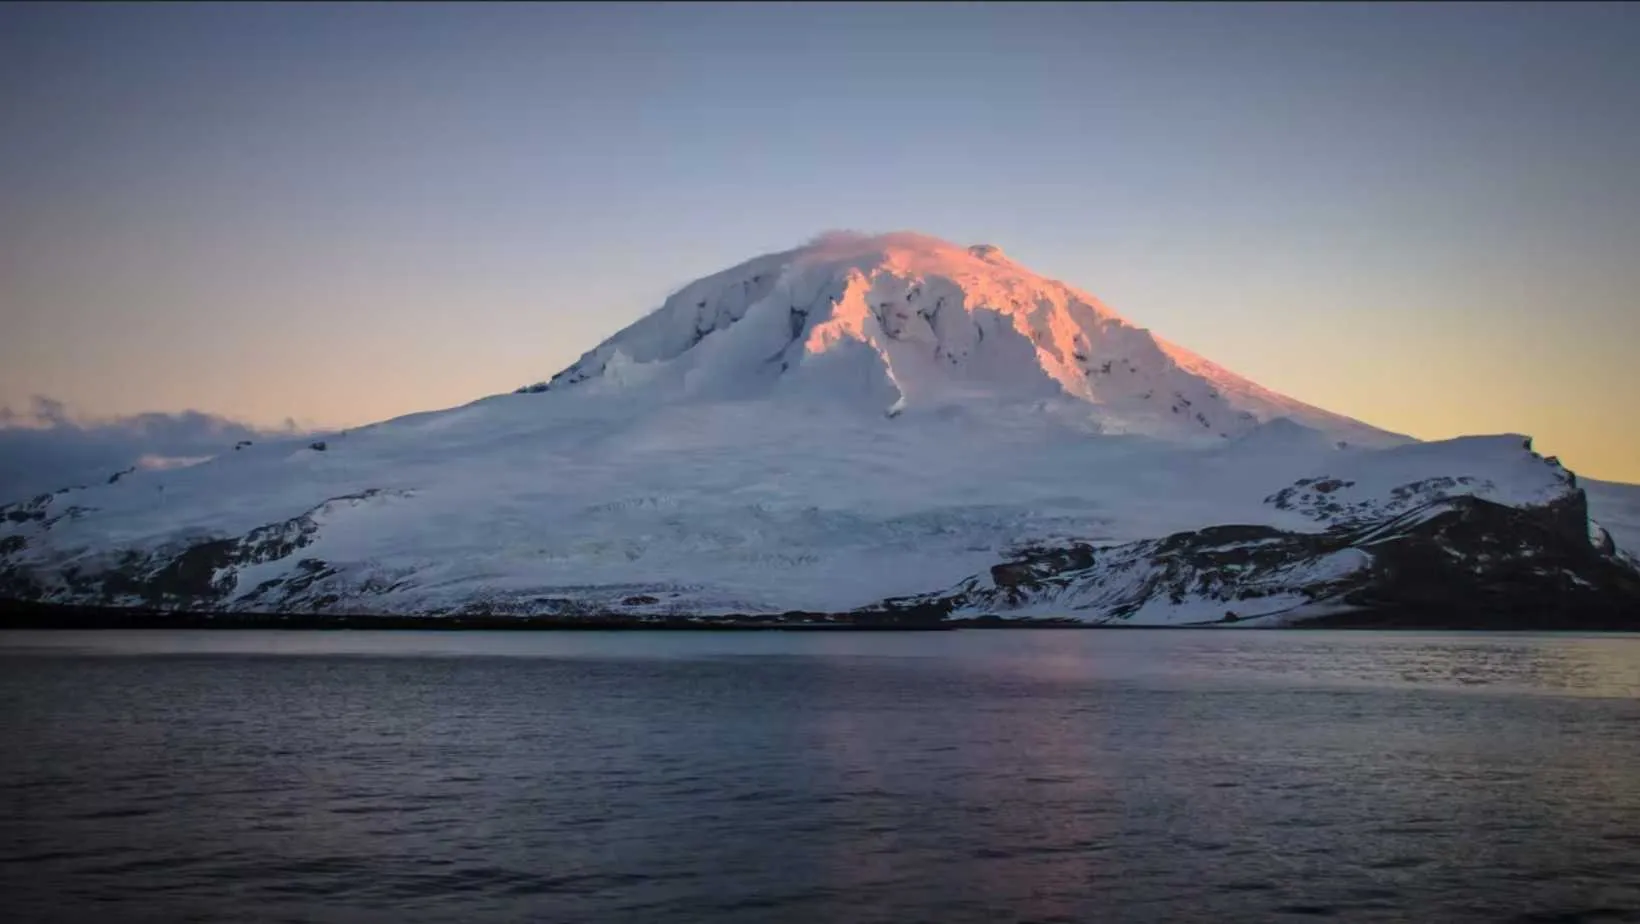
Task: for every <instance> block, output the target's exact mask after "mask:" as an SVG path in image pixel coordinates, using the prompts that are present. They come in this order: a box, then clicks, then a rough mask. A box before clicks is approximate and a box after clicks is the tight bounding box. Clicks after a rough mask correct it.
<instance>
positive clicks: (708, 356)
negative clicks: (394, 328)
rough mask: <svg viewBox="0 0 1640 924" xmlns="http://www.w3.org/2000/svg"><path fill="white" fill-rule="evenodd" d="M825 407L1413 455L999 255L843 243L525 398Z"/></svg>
mask: <svg viewBox="0 0 1640 924" xmlns="http://www.w3.org/2000/svg"><path fill="white" fill-rule="evenodd" d="M598 386H602V387H605V388H616V389H639V390H645V391H648V392H650V393H651V394H656V393H665V394H671V395H688V396H692V397H746V396H749V395H764V394H768V393H770V392H772V391H778V392H781V393H783V394H805V393H808V394H819V395H823V396H827V397H829V398H839V397H841V398H843V399H845V400H854V401H857V402H861V403H869V402H872V401H875V402H877V403H878V404H879V405H880V406H881V407H882V408H883V409H885V410H886V409H895V410H898V409H903V408H906V407H937V406H941V405H950V404H971V403H973V402H975V401H976V400H1004V401H1006V400H1010V399H1011V400H1015V401H1018V400H1033V399H1034V400H1059V401H1063V400H1066V399H1071V400H1074V401H1076V402H1077V403H1079V404H1081V405H1083V407H1082V408H1080V411H1081V416H1082V417H1083V418H1084V420H1085V421H1086V422H1087V424H1089V425H1090V426H1092V427H1094V428H1095V429H1098V430H1100V431H1103V432H1114V433H1127V432H1132V433H1147V434H1151V435H1157V436H1163V437H1167V438H1171V439H1175V440H1179V439H1187V440H1198V439H1199V440H1205V441H1212V440H1218V439H1228V438H1231V437H1234V436H1236V435H1239V434H1242V433H1246V432H1248V431H1250V430H1252V429H1253V428H1254V427H1256V426H1257V425H1258V424H1259V423H1262V422H1264V421H1268V420H1272V419H1275V418H1278V417H1288V418H1291V419H1293V420H1296V421H1299V422H1301V423H1304V424H1306V425H1308V426H1311V427H1314V428H1316V429H1319V430H1322V431H1324V432H1327V433H1331V434H1336V435H1338V436H1339V437H1342V438H1353V440H1354V441H1356V442H1360V443H1363V444H1369V445H1390V444H1395V443H1398V442H1405V441H1406V440H1405V438H1404V437H1397V436H1395V435H1394V434H1387V433H1384V432H1383V431H1380V430H1377V429H1375V428H1372V427H1369V426H1367V425H1365V424H1362V423H1360V422H1359V421H1355V420H1352V419H1349V418H1346V417H1342V416H1340V415H1337V414H1332V413H1330V412H1327V411H1323V410H1321V409H1319V408H1315V407H1311V406H1310V405H1307V404H1304V403H1302V402H1299V401H1296V400H1293V399H1291V398H1287V397H1285V396H1282V395H1278V394H1276V393H1274V392H1271V391H1269V390H1267V389H1264V388H1262V387H1260V386H1258V385H1256V384H1254V383H1253V382H1250V381H1248V380H1246V379H1244V378H1242V377H1241V376H1238V375H1236V374H1235V373H1233V372H1230V371H1229V370H1226V369H1224V368H1222V367H1219V366H1217V365H1215V364H1213V363H1211V362H1209V361H1208V360H1206V359H1203V358H1202V357H1200V356H1197V355H1195V354H1194V353H1191V352H1190V351H1188V350H1185V349H1184V348H1182V347H1179V346H1176V345H1174V344H1171V343H1169V342H1167V341H1165V340H1162V339H1160V338H1158V337H1156V336H1155V335H1153V334H1151V333H1150V332H1149V331H1147V330H1144V329H1142V328H1138V327H1134V326H1133V325H1131V324H1129V323H1128V322H1127V321H1126V320H1124V319H1123V318H1121V317H1120V316H1118V315H1117V314H1115V313H1114V312H1112V311H1111V310H1110V309H1109V308H1107V307H1105V306H1104V305H1103V304H1101V303H1100V302H1099V301H1098V300H1097V299H1095V298H1093V297H1092V296H1091V295H1088V294H1087V293H1085V292H1082V291H1080V290H1077V289H1074V288H1071V287H1069V286H1067V285H1065V284H1063V283H1060V282H1056V281H1053V280H1049V279H1044V278H1042V277H1040V276H1037V275H1035V274H1033V273H1031V272H1030V271H1029V270H1026V269H1024V268H1023V267H1021V266H1019V265H1018V264H1016V263H1014V262H1013V261H1012V260H1009V259H1008V258H1007V257H1006V256H1004V255H1003V253H1002V252H1001V251H1000V250H999V249H997V248H995V247H990V246H976V247H968V248H964V247H958V246H956V245H954V244H949V243H946V242H944V241H940V240H937V239H933V238H929V237H926V236H923V235H917V234H910V233H899V234H890V235H881V236H875V237H865V236H859V235H849V234H832V235H826V236H822V237H821V238H819V239H818V240H817V241H816V242H815V243H813V244H811V245H809V246H807V247H802V248H798V249H796V250H791V251H786V252H783V253H777V254H770V255H767V256H763V257H758V258H757V259H754V260H750V261H748V262H746V263H743V264H741V265H740V266H737V267H734V268H732V269H729V270H726V271H724V272H722V273H718V274H715V275H713V276H709V277H707V278H705V279H702V280H700V281H699V282H696V283H693V284H692V285H689V286H686V287H685V288H684V289H682V290H681V291H679V292H678V293H676V294H675V295H673V296H672V297H671V298H669V299H667V300H666V302H665V304H663V305H662V306H661V307H660V308H659V309H658V310H656V311H655V312H653V313H651V314H650V315H648V316H646V317H644V318H643V319H642V320H640V321H638V322H637V323H635V324H633V325H631V326H630V327H628V328H626V329H625V330H622V331H620V332H618V333H617V334H615V335H614V336H612V337H610V338H609V339H608V340H606V341H604V342H603V343H602V344H600V345H598V346H597V347H596V348H594V349H593V350H591V351H589V352H588V353H586V354H585V355H583V356H582V357H581V358H580V359H579V360H578V361H577V362H576V363H574V364H573V365H571V366H570V367H569V368H568V369H565V370H563V371H562V372H560V373H558V374H557V375H555V376H553V377H552V378H551V379H550V380H548V381H546V382H540V383H537V384H535V385H531V386H526V387H525V388H523V389H520V391H522V392H542V391H564V390H570V389H575V388H580V389H586V388H588V387H598Z"/></svg>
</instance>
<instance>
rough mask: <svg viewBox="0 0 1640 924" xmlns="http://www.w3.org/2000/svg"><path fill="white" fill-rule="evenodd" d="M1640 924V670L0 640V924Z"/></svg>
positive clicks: (927, 652) (1454, 654)
mask: <svg viewBox="0 0 1640 924" xmlns="http://www.w3.org/2000/svg"><path fill="white" fill-rule="evenodd" d="M1317 917H1330V918H1332V919H1334V920H1383V921H1522V922H1524V921H1640V637H1634V636H1568V635H1533V634H1439V633H1394V634H1391V633H1370V632H1270V631H1257V632H1250V631H1223V630H1221V631H1094V632H1089V631H1050V630H1042V631H1034V630H1033V631H1006V630H1004V631H962V632H929V633H886V632H869V633H851V632H836V633H832V632H794V633H782V632H758V633H717V632H697V633H658V632H657V633H619V632H614V633H592V632H585V633H580V632H577V633H550V632H548V633H530V632H511V633H507V632H503V633H457V632H448V633H438V632H432V633H414V632H406V633H385V632H249V631H244V632H240V631H217V632H168V631H145V632H129V633H127V632H87V633H76V632H42V633H33V632H7V633H0V919H3V920H5V921H10V922H32V921H68V922H81V921H99V922H108V921H116V922H118V921H155V922H177V921H347V922H354V921H382V922H400V921H597V922H605V921H657V922H685V921H737V922H738V921H781V922H820V921H826V922H833V921H836V922H863V921H883V922H890V921H892V922H911V921H928V922H964V921H1037V922H1047V921H1093V922H1099V921H1167V922H1176V921H1227V920H1287V919H1291V920H1307V919H1314V918H1317Z"/></svg>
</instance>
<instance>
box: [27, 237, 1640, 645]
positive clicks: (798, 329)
mask: <svg viewBox="0 0 1640 924" xmlns="http://www.w3.org/2000/svg"><path fill="white" fill-rule="evenodd" d="M1529 445H1530V441H1529V440H1528V439H1527V438H1526V437H1524V436H1522V435H1516V434H1505V435H1498V436H1484V437H1467V438H1463V439H1456V440H1448V441H1443V442H1434V443H1418V442H1416V441H1413V440H1411V439H1409V438H1406V437H1403V436H1399V435H1397V434H1391V433H1386V432H1383V431H1380V430H1377V429H1375V428H1372V427H1370V426H1368V425H1366V424H1363V423H1361V422H1359V421H1355V420H1351V419H1349V418H1345V417H1341V416H1338V415H1335V414H1331V413H1329V412H1326V411H1323V410H1320V409H1317V408H1313V407H1310V406H1308V405H1305V404H1302V403H1300V402H1297V401H1295V400H1292V399H1290V398H1286V397H1283V396H1281V395H1276V394H1274V393H1271V392H1269V391H1267V390H1265V389H1263V388H1260V387H1259V386H1257V385H1255V384H1253V383H1251V382H1248V381H1246V380H1245V379H1242V378H1241V377H1239V376H1236V375H1235V374H1234V373H1231V372H1229V371H1227V370H1224V369H1222V368H1220V367H1218V366H1215V365H1213V364H1212V363H1210V362H1208V361H1207V360H1205V359H1202V358H1200V357H1198V356H1196V355H1194V354H1192V353H1189V352H1187V351H1185V350H1183V349H1181V348H1179V347H1177V346H1174V345H1171V344H1169V343H1167V342H1166V341H1164V340H1161V339H1159V338H1157V337H1155V336H1153V335H1152V334H1150V333H1149V332H1148V331H1144V330H1142V329H1139V328H1136V327H1134V326H1132V325H1130V324H1128V323H1127V322H1126V321H1124V320H1122V319H1121V318H1120V317H1119V316H1117V315H1116V314H1114V313H1113V312H1112V311H1110V310H1109V309H1108V308H1106V307H1104V306H1103V305H1101V304H1100V303H1098V302H1097V301H1096V300H1094V299H1093V298H1092V297H1091V296H1088V295H1086V294H1084V293H1081V292H1079V291H1078V290H1075V289H1072V288H1070V287H1067V286H1065V285H1063V284H1061V283H1058V282H1054V281H1051V280H1046V279H1042V278H1041V277H1038V276H1035V275H1034V274H1031V273H1030V272H1029V271H1027V270H1025V269H1023V268H1022V267H1019V266H1018V265H1017V264H1014V263H1013V262H1012V261H1010V260H1008V259H1007V258H1006V257H1005V256H1003V255H1002V254H1001V252H1000V251H998V250H996V249H995V248H986V247H977V248H964V247H958V246H956V245H952V244H947V243H944V242H940V241H936V240H933V239H930V238H925V237H920V236H915V235H891V236H886V237H874V238H867V237H858V236H849V235H831V236H827V237H823V238H821V239H820V240H819V241H817V242H816V243H814V244H812V245H810V246H808V247H804V248H798V249H796V250H793V251H788V252H785V253H780V254H773V255H769V256H765V257H760V258H758V259H755V260H752V261H750V262H748V263H746V264H743V265H741V266H739V267H735V268H733V269H731V270H727V271H725V272H723V273H719V274H716V275H714V276H710V277H707V278H706V279H703V280H701V281H699V282H696V283H693V284H691V285H690V286H687V287H685V288H684V289H682V290H681V291H679V292H678V293H677V294H676V295H674V296H673V297H671V298H670V299H668V300H667V301H666V303H665V304H664V305H663V306H662V307H661V308H660V309H658V310H657V311H655V312H654V313H652V314H650V315H648V316H647V317H645V318H644V319H642V320H640V321H638V322H637V323H635V324H633V325H632V326H631V327H629V328H627V329H626V330H624V331H621V332H619V333H617V334H616V335H615V336H613V337H611V338H610V339H609V340H608V341H606V342H605V343H603V344H601V345H600V346H598V347H597V348H595V349H594V350H592V351H590V352H588V353H587V354H585V355H584V356H583V357H582V358H581V359H580V360H579V361H577V362H576V363H575V364H574V365H572V366H571V367H569V368H568V369H566V370H564V371H563V372H561V373H559V374H558V375H556V376H554V377H553V378H552V379H550V380H549V381H547V382H543V383H540V384H537V385H534V386H529V387H527V388H523V389H520V390H519V392H518V393H514V394H508V395H497V396H492V397H488V398H483V399H481V400H478V401H475V402H473V403H471V404H468V405H465V406H463V407H458V408H453V409H449V410H444V411H435V412H429V413H422V414H415V415H411V416H407V417H402V418H398V419H396V420H390V421H386V422H384V423H380V424H376V425H373V426H368V427H363V428H359V429H355V430H350V431H347V432H346V433H338V434H331V435H327V436H324V437H322V438H321V439H320V440H314V439H313V438H311V437H310V438H303V439H285V440H274V441H262V442H257V443H255V444H253V445H248V446H243V447H241V448H238V449H234V450H231V451H226V452H224V453H222V454H221V455H219V456H217V457H216V458H214V459H212V460H210V461H208V462H204V463H202V464H199V465H195V466H192V467H188V468H179V469H165V470H145V471H136V472H132V473H130V474H127V475H124V476H123V477H120V478H119V479H117V480H116V481H113V482H112V483H106V484H96V485H90V486H85V487H81V488H75V489H71V490H67V491H63V492H59V493H57V494H55V495H46V496H44V497H42V498H38V499H36V500H34V501H31V502H28V503H25V504H19V505H13V506H12V507H9V508H4V510H3V511H0V552H3V553H4V554H3V555H0V580H3V581H8V582H9V584H5V585H0V591H3V590H4V588H5V587H9V588H10V593H11V595H14V596H22V597H27V598H32V599H41V600H48V601H58V602H97V603H103V604H111V605H139V604H146V605H159V606H165V607H175V608H186V607H196V608H198V607H208V608H215V609H230V610H252V611H254V610H275V611H278V610H291V609H303V610H309V609H313V610H322V611H327V612H338V613H341V612H368V613H443V612H453V611H458V610H462V609H464V608H465V609H469V610H470V609H472V608H475V607H479V608H497V609H499V610H502V611H507V612H520V613H525V612H558V611H563V610H564V609H565V608H566V607H567V608H570V609H572V610H586V611H624V612H633V613H643V614H660V613H686V614H692V615H710V614H720V613H780V612H785V611H791V610H803V611H811V612H823V613H841V612H847V611H850V610H854V609H857V608H861V607H871V606H873V605H876V604H878V603H880V602H881V601H884V600H888V599H890V598H897V597H906V596H910V595H918V594H928V593H931V592H934V591H937V590H939V589H941V588H948V587H953V586H955V585H958V584H959V583H961V582H964V581H970V582H971V583H974V582H977V583H984V582H985V581H989V580H990V578H988V577H985V575H986V574H987V573H988V570H989V569H991V568H993V567H994V566H997V565H998V564H999V563H1002V562H1006V561H1008V560H1010V558H1011V557H1013V556H1016V555H1017V554H1019V552H1020V550H1022V549H1026V548H1030V547H1037V548H1040V547H1043V546H1048V545H1054V544H1056V543H1058V544H1071V543H1082V544H1085V545H1088V546H1090V547H1099V546H1104V547H1115V546H1120V545H1122V544H1124V543H1136V542H1144V541H1147V540H1158V539H1161V538H1163V537H1167V536H1170V535H1172V534H1176V533H1181V532H1186V531H1193V530H1201V529H1202V528H1204V527H1210V526H1216V525H1225V524H1238V525H1256V526H1262V527H1269V528H1272V529H1275V530H1280V531H1283V532H1286V533H1292V534H1299V535H1305V534H1322V533H1327V532H1328V531H1329V530H1339V529H1345V528H1353V527H1363V528H1364V527H1366V526H1369V525H1371V524H1374V523H1389V522H1390V521H1396V522H1400V520H1398V519H1397V518H1401V519H1405V518H1406V517H1407V515H1409V514H1411V515H1413V519H1414V520H1416V518H1417V516H1418V515H1419V514H1418V513H1417V511H1420V510H1427V511H1431V512H1430V513H1429V514H1428V515H1429V516H1434V515H1435V513H1436V512H1438V511H1439V509H1444V508H1437V507H1435V506H1431V505H1432V504H1433V503H1435V502H1438V501H1442V500H1444V499H1450V498H1456V497H1474V498H1479V499H1481V500H1485V501H1490V502H1493V503H1495V504H1499V505H1504V506H1507V507H1511V508H1522V509H1535V508H1540V507H1545V505H1554V504H1556V503H1559V502H1563V501H1565V499H1566V498H1568V497H1569V496H1571V495H1573V494H1575V493H1576V490H1577V489H1576V487H1575V484H1574V482H1575V479H1574V478H1573V477H1572V476H1571V475H1570V473H1568V472H1566V471H1565V470H1564V469H1563V468H1561V467H1560V466H1559V465H1558V464H1557V463H1555V462H1553V461H1552V460H1546V459H1544V458H1543V457H1541V456H1539V455H1537V454H1535V453H1533V452H1532V451H1531V450H1530V448H1529ZM1625 492H1632V493H1628V494H1625ZM1637 495H1640V489H1633V488H1629V487H1628V486H1609V487H1602V489H1601V490H1600V491H1598V492H1595V493H1592V494H1591V495H1590V497H1591V501H1592V502H1594V503H1595V505H1596V513H1595V516H1594V519H1595V520H1597V521H1599V522H1600V524H1603V528H1604V529H1606V530H1609V531H1610V533H1611V535H1612V536H1613V537H1614V538H1615V540H1616V542H1617V545H1618V546H1619V547H1620V548H1621V549H1624V550H1627V551H1628V552H1630V553H1633V552H1634V551H1636V549H1637V546H1636V539H1637V536H1636V533H1637V529H1636V523H1637V522H1640V518H1637V515H1636V510H1640V503H1636V502H1635V500H1634V498H1635V497H1636V496H1637ZM1607 510H1610V511H1611V512H1610V514H1609V519H1608V518H1607V517H1608V514H1607V513H1606V511H1607ZM1397 528H1405V527H1404V525H1403V527H1397ZM1594 529H1595V527H1594V526H1591V527H1590V531H1591V535H1593V534H1594V533H1593V530H1594ZM1363 541H1376V540H1363ZM1364 548H1366V547H1365V546H1363V547H1362V548H1353V547H1352V548H1350V549H1347V550H1342V551H1337V552H1328V553H1326V554H1325V555H1322V556H1320V557H1318V558H1316V559H1315V560H1314V561H1306V562H1305V563H1303V564H1302V565H1301V566H1300V565H1294V566H1293V567H1295V568H1298V569H1299V570H1301V571H1302V572H1303V575H1302V579H1299V578H1298V577H1294V576H1293V575H1288V574H1287V572H1286V571H1279V569H1278V573H1279V574H1280V575H1287V577H1269V576H1265V577H1262V578H1260V580H1262V581H1266V582H1269V581H1275V582H1276V584H1280V582H1281V581H1283V580H1290V582H1291V587H1290V589H1289V590H1287V591H1282V590H1281V587H1279V586H1276V585H1271V592H1270V594H1269V595H1268V596H1262V597H1260V599H1261V600H1262V601H1263V602H1262V603H1260V604H1259V605H1258V606H1256V607H1253V610H1256V611H1257V612H1277V611H1280V612H1303V611H1304V609H1303V608H1304V607H1305V606H1312V607H1313V608H1315V609H1316V611H1318V612H1319V611H1321V610H1322V609H1326V608H1327V607H1333V608H1336V606H1337V604H1336V602H1333V603H1329V602H1328V601H1325V600H1317V599H1315V598H1314V597H1313V596H1311V595H1309V594H1307V593H1306V591H1305V590H1304V588H1305V587H1309V586H1311V585H1315V584H1317V582H1322V583H1325V582H1327V581H1331V580H1334V579H1336V578H1338V577H1339V576H1342V575H1348V574H1351V573H1354V572H1359V571H1361V570H1362V569H1366V568H1368V567H1369V566H1370V564H1371V561H1372V554H1371V553H1370V551H1364V550H1363V549H1364ZM1100 580H1102V581H1106V578H1101V579H1100ZM1135 580H1136V579H1135ZM1114 586H1115V585H1111V584H1109V582H1108V581H1107V582H1106V584H1101V585H1100V586H1099V587H1097V588H1093V587H1084V588H1082V590H1080V591H1070V592H1065V593H1058V592H1056V593H1052V594H1049V593H1043V594H1039V595H1037V596H1036V597H1034V598H1032V599H1031V600H1029V601H1023V602H1019V603H1017V604H1016V605H1012V606H1010V607H1007V608H1005V609H1006V611H1007V612H1013V613H1015V614H1017V615H1028V614H1032V613H1044V614H1049V615H1067V614H1068V615H1074V616H1076V617H1078V618H1083V619H1088V620H1092V621H1103V620H1107V619H1111V618H1116V617H1113V615H1112V607H1115V606H1116V604H1114V603H1111V604H1110V605H1105V603H1104V602H1102V601H1106V602H1108V601H1114V600H1117V599H1118V598H1121V594H1120V593H1118V592H1117V591H1115V590H1112V587H1114ZM0 595H4V594H3V593H0ZM1122 599H1126V598H1122ZM1118 608H1119V607H1118ZM1224 609H1225V607H1224V606H1223V605H1222V603H1221V602H1219V600H1218V599H1217V598H1214V597H1212V596H1211V595H1208V596H1202V597H1187V598H1186V599H1179V600H1174V599H1169V598H1167V597H1155V598H1146V599H1144V600H1143V601H1141V603H1140V605H1138V606H1137V608H1131V609H1129V610H1127V611H1125V612H1123V613H1121V614H1120V618H1121V619H1123V620H1125V621H1127V622H1130V623H1135V624H1170V623H1180V622H1194V621H1207V620H1211V619H1216V618H1218V617H1219V616H1220V614H1221V613H1222V612H1223V610H1224ZM1250 612H1251V611H1250Z"/></svg>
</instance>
